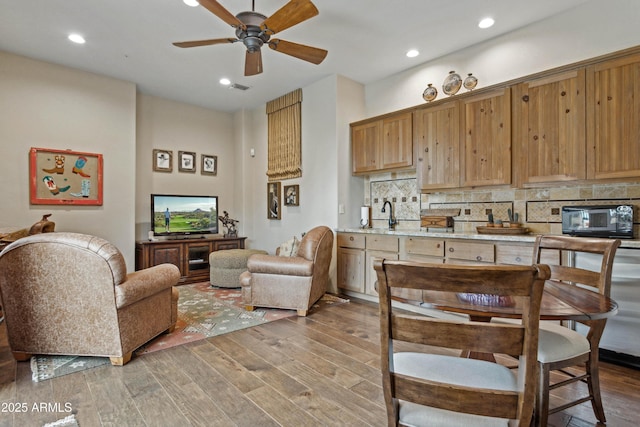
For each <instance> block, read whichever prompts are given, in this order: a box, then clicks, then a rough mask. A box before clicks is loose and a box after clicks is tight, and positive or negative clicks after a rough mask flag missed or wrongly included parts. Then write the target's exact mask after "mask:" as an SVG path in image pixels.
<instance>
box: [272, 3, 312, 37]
mask: <svg viewBox="0 0 640 427" xmlns="http://www.w3.org/2000/svg"><path fill="white" fill-rule="evenodd" d="M317 14H318V9H317V8H316V7H315V5H314V4H313V3H311V1H310V0H291V1H290V2H289V3H287V4H285V5H284V6H282V7H281V8H280V9H278V10H277V11H276V13H274V14H273V15H271V16H270V17H268V18H267V19H265V20H264V22H263V23H262V25H260V29H262V30H263V31H264V30H267V32H269V33H270V34H275V33H279V32H280V31H283V30H286V29H287V28H290V27H293V26H294V25H296V24H299V23H301V22H302V21H306V20H307V19H309V18H313V17H314V16H316V15H317Z"/></svg>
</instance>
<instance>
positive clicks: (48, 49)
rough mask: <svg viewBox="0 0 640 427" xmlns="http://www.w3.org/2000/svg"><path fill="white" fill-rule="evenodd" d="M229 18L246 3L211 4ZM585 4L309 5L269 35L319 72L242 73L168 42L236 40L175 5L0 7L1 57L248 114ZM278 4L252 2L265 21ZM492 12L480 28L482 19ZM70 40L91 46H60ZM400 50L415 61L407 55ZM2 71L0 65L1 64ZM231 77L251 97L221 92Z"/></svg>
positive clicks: (55, 1) (225, 52)
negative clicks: (307, 54) (306, 50)
mask: <svg viewBox="0 0 640 427" xmlns="http://www.w3.org/2000/svg"><path fill="white" fill-rule="evenodd" d="M218 1H219V3H220V4H221V5H223V6H224V7H225V8H227V10H229V11H230V12H231V13H232V14H234V15H235V14H237V13H239V12H241V11H246V10H251V3H252V2H251V0H218ZM586 1H587V0H533V1H532V0H314V4H315V5H316V7H317V8H318V9H319V11H320V14H319V15H318V16H316V17H314V18H311V19H310V20H308V21H305V22H303V23H300V24H298V25H296V26H295V27H292V28H289V29H287V30H284V31H282V32H281V33H278V34H277V35H276V36H275V37H277V38H281V39H284V40H288V41H292V42H297V43H302V44H306V45H310V46H314V47H319V48H323V49H326V50H328V51H329V54H328V56H327V58H326V59H325V60H324V62H323V63H322V64H320V65H313V64H310V63H308V62H305V61H301V60H299V59H296V58H293V57H290V56H287V55H284V54H282V53H279V52H275V51H273V50H271V49H269V48H267V47H266V46H265V47H263V49H262V54H263V55H262V56H263V66H264V72H263V73H262V74H260V75H257V76H252V77H245V76H244V55H245V53H244V46H243V45H242V44H240V43H234V44H223V45H216V46H203V47H196V48H190V49H180V48H177V47H174V46H173V45H172V44H171V43H172V42H175V41H186V40H200V39H209V38H223V37H235V34H234V29H233V28H232V27H230V26H229V25H227V24H225V23H224V22H223V21H222V20H220V19H219V18H218V17H216V16H215V15H213V14H212V13H211V12H209V11H208V10H206V9H205V8H203V7H201V6H200V7H195V8H192V7H189V6H186V5H185V4H184V3H183V2H182V0H0V50H3V51H7V52H12V53H16V54H20V55H24V56H27V57H31V58H35V59H39V60H43V61H47V62H52V63H56V64H62V65H65V66H69V67H73V68H77V69H81V70H85V71H90V72H95V73H98V74H102V75H106V76H110V77H115V78H118V79H122V80H126V81H130V82H134V83H135V84H136V85H137V87H138V90H139V91H140V92H142V93H146V94H151V95H156V96H160V97H164V98H168V99H173V100H176V101H181V102H186V103H190V104H194V105H199V106H203V107H208V108H213V109H216V110H221V111H228V112H233V111H237V110H239V109H242V108H254V107H257V106H260V105H262V104H264V103H265V102H266V101H269V100H271V99H274V98H277V97H278V96H280V95H283V94H285V93H287V92H290V91H291V90H294V89H296V88H300V87H305V86H308V85H309V84H311V83H313V82H315V81H318V80H320V79H322V78H324V77H327V76H330V75H335V74H339V75H343V76H345V77H348V78H350V79H352V80H355V81H357V82H360V83H363V84H367V83H371V82H374V81H377V80H380V79H383V78H385V77H387V76H390V75H392V74H395V73H398V72H400V71H403V70H406V69H409V68H412V67H415V66H417V65H419V64H421V63H424V62H427V61H429V60H432V59H434V58H438V57H440V56H443V55H446V54H448V53H450V52H453V51H456V50H459V49H462V48H464V47H467V46H471V45H473V44H476V43H479V42H481V41H483V40H487V39H490V38H493V37H496V36H498V35H500V34H504V33H507V32H510V31H513V30H514V29H517V28H520V27H522V26H525V25H528V24H530V23H532V22H535V21H539V20H542V19H545V18H547V17H549V16H551V15H554V14H557V13H559V12H562V11H564V10H567V9H570V8H573V7H576V6H578V5H580V4H581V3H585V2H586ZM285 3H286V0H255V8H256V11H257V12H260V13H262V14H264V15H266V16H270V15H271V14H273V13H274V12H275V11H276V10H278V9H279V8H280V7H282V6H283V5H284V4H285ZM485 16H491V17H493V18H494V19H495V20H496V25H494V26H493V27H492V28H490V29H487V30H481V29H479V28H478V27H477V23H478V21H479V20H480V19H481V18H483V17H485ZM71 32H77V33H80V34H82V35H83V36H84V37H85V38H86V40H87V42H86V44H84V45H75V44H73V43H71V42H69V41H68V40H67V38H66V37H67V35H68V34H69V33H71ZM408 49H418V50H419V51H420V53H421V54H420V56H418V57H417V58H407V57H406V56H405V53H406V51H407V50H408ZM1 65H2V64H0V67H1ZM221 77H227V78H229V79H230V80H231V81H232V82H234V83H239V84H241V85H244V86H249V87H250V89H249V90H247V91H240V90H237V89H229V88H228V87H224V86H221V85H220V84H219V83H218V80H219V79H220V78H221Z"/></svg>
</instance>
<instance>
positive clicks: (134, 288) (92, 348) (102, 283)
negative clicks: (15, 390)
mask: <svg viewBox="0 0 640 427" xmlns="http://www.w3.org/2000/svg"><path fill="white" fill-rule="evenodd" d="M179 276H180V273H179V270H178V268H177V267H176V266H174V265H172V264H162V265H158V266H155V267H151V268H148V269H145V270H140V271H136V272H134V273H130V274H127V270H126V265H125V261H124V258H123V257H122V254H121V253H120V251H119V250H118V249H117V248H116V247H115V246H114V245H112V244H111V243H109V242H108V241H106V240H104V239H101V238H99V237H95V236H89V235H85V234H77V233H46V234H37V235H33V236H28V237H24V238H22V239H19V240H17V241H15V242H13V243H11V244H10V245H8V246H7V247H6V248H5V249H4V250H3V251H2V252H1V253H0V296H1V297H2V308H3V310H4V315H5V322H6V325H7V331H8V338H9V346H10V347H11V351H12V352H13V356H14V357H15V359H16V360H27V359H28V358H30V357H31V355H33V354H59V355H80V356H103V357H109V358H110V359H111V363H112V364H113V365H124V364H125V363H127V362H128V361H129V360H130V359H131V355H132V352H133V351H134V350H135V349H137V348H138V347H140V346H141V345H143V344H144V343H146V342H147V341H149V340H151V339H152V338H154V337H155V336H157V335H159V334H161V333H162V332H165V331H171V330H172V329H173V328H174V327H175V323H176V320H177V303H178V291H177V289H175V288H174V287H173V286H174V285H175V284H177V282H178V279H179Z"/></svg>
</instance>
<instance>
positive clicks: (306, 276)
mask: <svg viewBox="0 0 640 427" xmlns="http://www.w3.org/2000/svg"><path fill="white" fill-rule="evenodd" d="M332 253H333V232H332V231H331V229H330V228H328V227H325V226H319V227H316V228H313V229H312V230H311V231H309V232H308V233H307V234H305V235H304V237H303V238H302V240H300V246H299V247H298V252H297V254H296V256H292V257H282V256H277V255H262V254H257V255H252V256H251V257H249V260H248V262H247V269H248V271H245V272H244V273H242V274H241V275H240V284H241V286H242V298H243V301H244V304H245V308H246V309H247V310H249V311H251V310H253V309H254V307H272V308H285V309H293V310H297V311H298V316H306V315H307V311H308V310H309V308H310V307H311V306H312V305H313V304H314V303H315V302H316V301H318V300H319V299H320V297H322V295H324V293H325V292H326V290H327V282H328V280H329V265H330V264H331V255H332Z"/></svg>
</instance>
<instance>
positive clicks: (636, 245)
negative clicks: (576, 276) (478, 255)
mask: <svg viewBox="0 0 640 427" xmlns="http://www.w3.org/2000/svg"><path fill="white" fill-rule="evenodd" d="M334 231H335V232H337V233H360V234H386V235H390V236H409V237H433V238H438V239H465V240H493V241H498V242H524V243H533V242H535V240H536V235H535V234H478V233H456V232H452V233H444V232H433V231H422V230H389V229H386V228H364V229H363V228H337V229H335V230H334ZM620 241H621V242H622V244H621V245H620V247H621V248H632V249H640V240H637V239H620Z"/></svg>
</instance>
